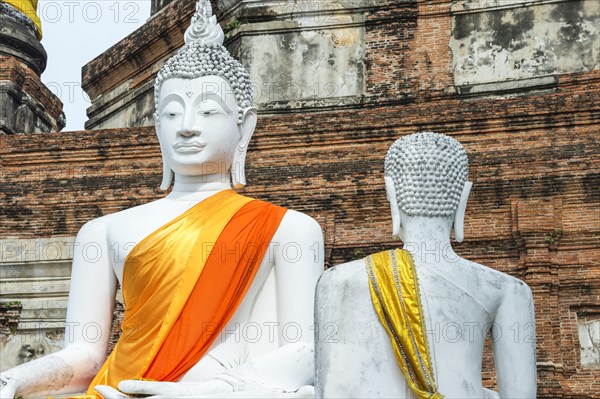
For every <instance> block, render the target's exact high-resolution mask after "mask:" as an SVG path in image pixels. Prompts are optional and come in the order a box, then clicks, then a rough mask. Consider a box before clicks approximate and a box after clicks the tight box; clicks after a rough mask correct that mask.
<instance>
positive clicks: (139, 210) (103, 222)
mask: <svg viewBox="0 0 600 399" xmlns="http://www.w3.org/2000/svg"><path fill="white" fill-rule="evenodd" d="M159 202H160V200H158V201H152V202H149V203H146V204H142V205H138V206H135V207H132V208H128V209H124V210H122V211H119V212H115V213H111V214H108V215H104V216H101V217H99V218H96V219H92V220H90V221H88V222H87V223H85V224H84V225H83V226H82V227H81V229H80V230H79V234H80V235H87V234H94V235H96V234H98V233H100V232H103V233H104V234H106V232H108V231H110V230H111V229H112V228H113V227H114V226H115V225H122V223H124V222H127V221H133V220H136V219H138V218H140V217H141V216H143V215H147V214H148V213H149V212H152V211H153V210H154V208H156V206H157V204H158V203H159Z"/></svg>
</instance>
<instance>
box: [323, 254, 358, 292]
mask: <svg viewBox="0 0 600 399" xmlns="http://www.w3.org/2000/svg"><path fill="white" fill-rule="evenodd" d="M368 283H369V282H368V280H367V272H366V268H365V262H364V261H363V260H362V259H358V260H353V261H351V262H347V263H342V264H340V265H337V266H334V267H331V268H329V269H327V270H325V272H324V273H323V274H322V275H321V278H320V279H319V282H318V283H317V292H319V291H322V292H328V291H330V290H332V289H333V290H336V291H344V292H349V293H352V292H355V291H357V290H358V291H363V290H365V289H367V290H368V286H369V284H368Z"/></svg>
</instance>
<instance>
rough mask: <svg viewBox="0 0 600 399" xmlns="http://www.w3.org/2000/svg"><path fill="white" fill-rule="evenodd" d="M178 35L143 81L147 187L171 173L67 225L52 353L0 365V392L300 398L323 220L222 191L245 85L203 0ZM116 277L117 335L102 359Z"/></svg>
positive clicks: (234, 181) (250, 126) (231, 164)
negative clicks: (155, 193) (149, 99)
mask: <svg viewBox="0 0 600 399" xmlns="http://www.w3.org/2000/svg"><path fill="white" fill-rule="evenodd" d="M185 40H186V43H185V45H184V46H183V47H182V48H181V49H180V50H179V51H178V52H177V54H176V55H174V56H173V57H172V58H170V59H169V60H167V62H166V63H165V65H164V66H163V68H162V69H161V70H160V72H159V73H158V76H157V78H156V84H155V100H156V114H155V118H156V131H157V134H158V138H159V141H160V146H161V152H162V160H163V167H164V168H163V169H164V176H163V182H162V186H161V187H162V188H163V189H168V188H169V187H170V186H171V183H172V179H173V177H174V186H173V189H172V191H171V192H170V193H169V194H168V195H167V196H166V197H165V198H163V199H160V200H158V201H155V202H151V203H148V204H145V205H141V206H138V207H135V208H131V209H127V210H124V211H121V212H118V213H115V214H111V215H107V216H104V217H101V218H98V219H96V220H92V221H90V222H89V223H87V224H85V225H84V226H83V227H82V228H81V230H80V231H79V233H78V235H77V239H76V246H75V255H74V259H73V268H72V276H71V288H70V293H69V302H68V310H67V320H66V325H67V328H66V331H65V347H64V349H62V350H60V351H59V352H56V353H54V354H51V355H48V356H45V357H42V358H40V359H36V360H33V361H31V362H29V363H25V364H23V365H20V366H18V367H16V368H14V369H10V370H8V371H5V372H3V373H1V374H0V397H1V398H13V397H14V396H17V395H19V396H25V397H31V396H33V397H40V396H44V395H64V394H69V393H81V392H85V391H87V396H85V397H86V398H87V397H89V398H100V397H105V398H121V397H129V396H130V395H138V396H139V395H154V396H161V395H162V396H163V397H169V398H173V397H185V396H188V397H195V398H199V397H265V396H275V397H277V396H280V397H295V396H296V397H302V396H306V395H309V396H310V395H311V394H312V392H313V390H314V389H313V388H312V384H313V379H314V349H313V345H314V338H313V337H314V334H313V329H312V325H313V319H314V316H313V315H314V292H315V287H316V283H317V280H318V278H319V276H320V274H321V273H322V271H323V259H322V258H321V257H319V256H318V254H322V253H323V250H322V247H323V238H322V232H321V228H320V226H319V224H318V223H317V222H316V221H315V220H314V219H312V218H311V217H309V216H307V215H305V214H303V213H299V212H295V211H292V210H286V209H284V208H281V207H279V206H275V205H272V204H269V203H266V202H263V201H260V200H255V199H252V198H248V197H245V196H242V195H239V194H237V193H235V192H234V191H233V190H232V186H233V187H241V186H243V185H244V184H245V177H244V163H245V156H246V151H247V149H248V142H249V141H250V137H251V136H252V133H253V131H254V128H255V125H256V118H257V110H256V108H253V107H252V87H251V82H250V78H249V75H248V73H247V71H246V70H245V68H244V67H243V66H242V65H241V64H240V63H239V62H237V61H236V60H234V59H233V58H232V57H231V56H230V55H229V53H228V52H227V50H226V49H225V47H223V46H222V43H223V31H222V30H221V28H220V26H219V25H218V24H217V22H216V19H215V17H214V16H212V10H211V7H210V3H209V2H208V1H206V2H204V0H201V1H200V3H199V4H198V6H197V11H196V14H195V15H194V17H193V19H192V25H191V26H190V28H189V29H188V30H187V32H186V35H185ZM86 248H87V253H86ZM89 248H93V249H94V251H95V252H94V254H92V253H91V252H90V251H91V250H90V249H89ZM119 284H120V285H121V287H122V291H123V298H124V305H125V313H124V320H123V323H122V326H121V328H122V335H121V337H120V339H119V341H118V342H117V344H116V346H115V348H114V350H113V351H112V353H111V354H110V355H109V357H108V359H107V358H106V350H107V345H108V342H109V335H110V331H111V319H112V314H113V304H114V301H115V293H116V291H117V287H118V285H119Z"/></svg>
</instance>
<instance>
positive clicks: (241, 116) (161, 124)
mask: <svg viewBox="0 0 600 399" xmlns="http://www.w3.org/2000/svg"><path fill="white" fill-rule="evenodd" d="M223 41H224V34H223V30H222V29H221V27H220V26H219V24H218V23H217V20H216V17H215V16H214V15H212V7H211V5H210V1H209V0H199V2H198V4H197V5H196V13H195V14H194V16H193V17H192V22H191V25H190V27H189V28H188V29H187V31H186V32H185V44H184V46H183V47H182V48H181V49H180V50H179V51H178V52H177V53H176V54H175V55H174V56H173V57H171V58H169V59H168V60H167V61H166V62H165V64H164V66H163V67H162V68H161V69H160V71H159V72H158V74H157V76H156V80H155V85H154V102H155V110H156V111H155V114H154V118H155V125H156V133H157V135H158V138H159V142H160V147H161V153H162V161H163V180H162V184H161V188H162V189H163V190H166V189H168V188H169V186H170V185H171V181H172V179H173V174H175V175H176V176H208V175H216V176H219V175H221V176H228V175H229V174H230V177H231V181H232V183H233V186H234V187H242V186H244V185H245V184H246V180H245V175H244V168H245V159H246V152H247V149H248V143H249V141H250V138H251V137H252V133H253V132H254V128H255V126H256V116H257V110H256V108H254V107H252V83H251V81H250V75H249V74H248V72H247V70H246V68H244V66H243V65H242V64H241V63H239V62H238V61H237V60H235V59H234V58H233V57H231V55H230V54H229V52H228V51H227V49H225V47H223Z"/></svg>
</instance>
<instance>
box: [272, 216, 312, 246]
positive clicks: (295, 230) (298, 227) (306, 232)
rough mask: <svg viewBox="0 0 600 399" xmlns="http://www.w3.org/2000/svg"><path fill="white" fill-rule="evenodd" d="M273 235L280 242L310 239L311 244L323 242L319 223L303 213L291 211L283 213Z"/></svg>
mask: <svg viewBox="0 0 600 399" xmlns="http://www.w3.org/2000/svg"><path fill="white" fill-rule="evenodd" d="M275 235H276V237H277V238H278V239H279V240H281V241H289V240H299V239H310V240H312V241H313V242H323V230H322V229H321V225H320V224H319V222H317V221H316V220H315V219H314V218H312V217H311V216H309V215H307V214H305V213H302V212H298V211H294V210H291V209H290V210H288V211H287V212H286V213H285V215H284V217H283V219H282V220H281V224H280V225H279V229H277V233H276V234H275Z"/></svg>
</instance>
